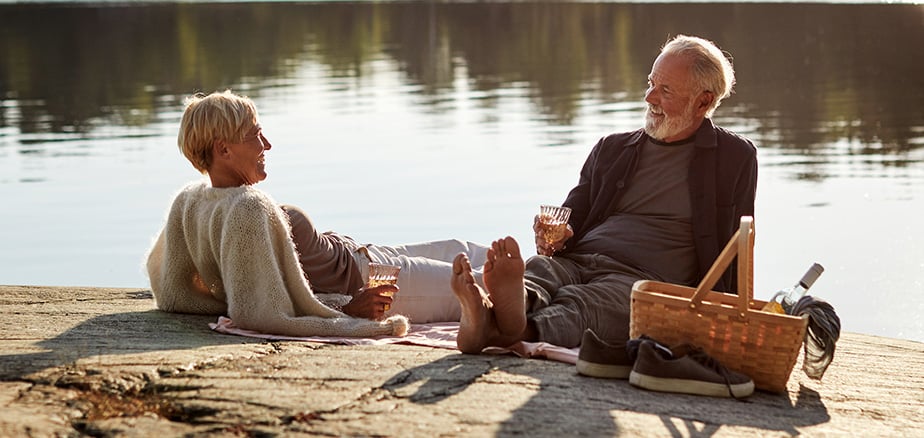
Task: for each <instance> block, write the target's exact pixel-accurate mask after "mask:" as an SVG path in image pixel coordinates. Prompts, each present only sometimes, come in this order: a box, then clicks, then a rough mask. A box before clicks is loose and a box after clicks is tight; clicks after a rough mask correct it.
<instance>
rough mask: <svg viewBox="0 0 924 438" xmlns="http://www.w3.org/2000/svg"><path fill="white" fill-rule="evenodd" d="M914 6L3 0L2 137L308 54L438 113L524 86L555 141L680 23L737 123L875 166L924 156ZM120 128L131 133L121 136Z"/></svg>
mask: <svg viewBox="0 0 924 438" xmlns="http://www.w3.org/2000/svg"><path fill="white" fill-rule="evenodd" d="M922 11H924V9H922V8H921V7H920V6H916V5H839V4H747V3H742V4H586V3H578V4H574V3H512V4H509V3H486V4H485V3H477V4H470V3H462V4H453V3H448V4H447V3H432V2H431V3H399V4H388V3H386V4H380V3H358V4H350V3H333V4H292V3H236V4H220V5H218V4H194V3H180V4H153V5H143V6H124V5H116V6H100V7H80V6H74V5H59V6H52V5H34V4H25V5H5V6H0V36H2V38H0V96H2V99H3V105H2V111H0V129H2V131H0V147H2V148H10V147H13V148H16V150H17V151H18V152H19V153H32V152H35V149H34V147H33V146H29V144H32V143H36V142H45V141H53V140H69V139H74V138H84V137H86V136H90V137H93V136H94V135H97V134H96V133H97V132H98V128H100V127H101V126H109V127H112V126H116V127H134V128H141V129H143V128H144V127H145V126H147V125H149V124H151V123H154V122H156V121H157V120H158V118H160V117H163V115H164V114H165V113H169V112H171V111H176V108H177V106H178V104H179V99H180V96H182V95H185V94H187V93H188V92H190V91H191V90H206V91H211V90H214V89H218V88H224V87H233V88H234V89H237V90H245V91H247V92H248V93H249V94H251V95H252V96H255V97H257V96H259V95H260V94H261V93H264V92H266V91H267V90H270V89H273V88H275V87H279V86H284V85H286V84H288V83H290V82H291V77H292V75H293V71H294V69H296V68H297V67H298V66H299V65H301V64H302V63H303V62H304V61H306V60H311V61H312V62H316V63H320V64H321V65H323V66H325V67H326V68H327V69H328V70H329V71H328V75H329V77H330V78H331V86H339V87H345V88H347V89H353V88H358V89H362V88H363V87H365V86H368V85H364V84H365V82H364V80H363V79H364V77H366V76H368V75H369V74H370V71H372V70H374V68H375V63H376V62H377V61H379V60H381V59H390V60H394V61H395V62H396V63H397V65H399V66H400V69H401V71H402V73H403V75H404V76H405V78H406V86H407V87H408V88H407V90H406V92H407V93H410V94H415V95H418V96H419V98H418V99H417V100H416V102H417V104H418V105H421V106H423V107H428V108H429V109H430V111H432V112H434V113H439V112H446V111H449V110H451V108H452V105H453V104H454V102H453V93H455V92H456V91H457V89H458V87H459V84H458V83H457V77H458V74H459V72H460V71H462V72H463V73H464V75H465V78H466V81H467V82H468V83H467V84H466V87H468V88H469V89H470V90H469V92H470V94H471V96H472V97H471V99H472V100H473V101H474V102H475V104H476V105H479V106H481V107H483V108H485V109H494V110H496V111H502V109H501V108H497V107H496V105H497V102H498V99H497V95H498V93H500V92H509V91H510V90H522V91H523V92H524V93H526V97H527V98H528V99H529V101H531V102H532V103H533V105H534V109H533V111H535V115H534V117H535V119H536V120H538V121H540V122H541V123H543V124H545V125H548V126H558V127H560V128H564V129H559V130H553V131H555V134H554V135H550V137H553V138H550V141H549V144H563V143H568V142H570V141H573V140H574V138H572V137H571V136H569V135H568V129H567V127H568V126H570V125H572V124H573V123H574V122H575V119H576V117H578V116H579V114H580V112H581V111H582V110H583V111H586V110H587V107H586V102H587V101H588V100H592V101H594V102H597V104H596V106H595V107H593V108H592V110H594V111H600V112H605V111H612V110H613V109H612V108H615V107H617V106H618V105H620V104H623V103H624V102H626V101H631V102H635V101H638V100H640V98H641V96H642V93H643V90H644V86H645V75H646V74H647V72H648V69H649V66H650V62H651V59H652V56H653V54H654V53H655V51H656V49H657V48H656V47H654V46H653V43H652V42H653V41H663V40H664V39H665V38H666V37H667V36H668V35H671V34H674V33H678V32H684V33H693V34H699V35H704V36H707V37H709V38H712V39H714V40H716V41H717V42H719V44H720V45H721V46H722V47H723V48H725V49H727V50H729V51H730V52H731V53H733V54H735V57H736V68H737V70H738V75H739V83H740V85H739V87H738V94H739V95H740V96H742V97H741V98H737V97H733V99H732V100H730V101H729V102H728V104H727V107H726V108H725V109H724V110H723V112H722V113H721V114H720V117H727V118H728V119H729V120H740V126H747V127H750V128H749V129H752V130H753V132H752V133H750V134H751V135H752V136H755V137H757V138H758V139H759V140H760V143H761V144H762V145H763V146H764V147H770V148H779V149H781V150H785V151H786V153H793V154H798V155H800V156H818V155H820V156H840V155H843V154H847V155H852V156H856V155H876V156H878V157H880V158H877V161H879V164H880V165H883V166H895V167H901V166H904V165H906V164H907V163H908V162H909V161H918V160H919V157H909V155H908V153H909V151H912V150H914V149H918V148H920V147H921V146H922V144H924V141H922V135H924V134H922V131H924V128H922V122H921V121H922V120H924V105H922V103H924V84H922V83H921V78H922V77H924V63H922V62H920V59H921V58H922V56H924V49H922V46H921V44H920V41H924V26H922V20H924V12H922ZM871 17H875V19H871ZM336 78H342V80H341V81H337V80H336ZM498 119H500V117H498ZM485 122H486V124H490V123H491V120H486V121H485ZM110 133H112V132H111V131H110ZM129 133H131V134H132V135H138V131H137V130H134V131H125V132H123V133H122V134H124V135H129ZM116 135H119V134H116ZM13 144H16V145H15V146H13ZM834 144H836V145H841V146H840V147H839V148H837V149H836V150H833V149H831V147H830V146H831V145H834ZM825 174H826V172H825V171H824V170H818V171H814V172H807V173H806V174H804V175H802V177H804V178H824V176H825Z"/></svg>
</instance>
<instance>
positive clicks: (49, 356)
mask: <svg viewBox="0 0 924 438" xmlns="http://www.w3.org/2000/svg"><path fill="white" fill-rule="evenodd" d="M214 320H215V318H214V317H212V316H200V315H182V314H174V313H165V312H161V311H158V310H149V311H141V312H125V313H114V314H106V315H100V316H96V317H93V318H90V319H87V320H85V321H83V322H81V323H79V324H77V325H76V326H74V327H73V328H71V329H69V330H67V331H65V332H63V333H61V334H59V335H57V336H55V337H53V338H49V339H46V340H42V341H39V342H37V343H36V344H35V345H37V346H40V347H42V348H45V349H46V350H47V351H42V352H34V353H23V354H6V355H0V380H6V381H11V380H23V379H29V376H30V375H32V374H34V373H36V372H40V371H43V370H47V369H50V368H56V367H70V366H73V365H75V364H76V363H77V361H78V360H80V359H85V358H89V357H94V356H99V355H119V354H136V353H145V352H154V351H168V350H184V349H196V348H199V347H203V346H210V345H226V344H241V343H248V342H261V341H250V340H246V339H244V338H241V337H239V336H227V335H221V334H218V333H215V332H213V331H212V330H210V329H209V327H208V323H209V322H213V321H214Z"/></svg>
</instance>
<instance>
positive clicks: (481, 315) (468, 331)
mask: <svg viewBox="0 0 924 438" xmlns="http://www.w3.org/2000/svg"><path fill="white" fill-rule="evenodd" d="M450 285H451V286H452V292H453V293H455V294H456V298H457V299H458V300H459V304H460V305H461V306H462V318H461V319H460V321H459V335H458V336H457V337H456V346H458V347H459V351H461V352H463V353H469V354H479V353H481V350H483V349H484V347H487V346H488V342H489V339H490V338H491V337H492V336H493V335H494V334H496V332H497V327H496V325H495V321H494V314H493V312H492V310H491V307H492V304H491V300H490V298H488V295H487V294H486V293H485V292H484V290H482V289H481V287H479V286H478V284H476V283H475V276H474V275H472V265H471V263H470V262H469V261H468V257H467V256H466V255H465V254H459V255H457V256H456V258H455V259H454V260H453V261H452V279H450Z"/></svg>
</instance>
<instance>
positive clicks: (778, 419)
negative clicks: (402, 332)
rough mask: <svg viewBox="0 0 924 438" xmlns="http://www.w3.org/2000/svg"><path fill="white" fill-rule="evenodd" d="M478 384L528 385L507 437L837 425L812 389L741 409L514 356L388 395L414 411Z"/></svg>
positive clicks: (441, 363) (437, 373)
mask: <svg viewBox="0 0 924 438" xmlns="http://www.w3.org/2000/svg"><path fill="white" fill-rule="evenodd" d="M477 383H485V384H490V383H498V384H508V385H509V384H515V385H517V386H518V385H522V386H523V387H525V388H526V389H527V390H529V391H531V392H532V394H531V395H528V396H527V398H526V399H525V402H524V403H522V404H520V405H518V407H516V409H514V410H513V411H512V412H510V414H509V416H508V418H506V419H504V420H501V421H500V429H499V430H498V434H499V435H501V436H505V435H521V434H540V435H556V436H561V435H570V436H574V435H593V436H598V435H607V436H613V435H618V434H621V433H630V432H632V431H633V430H635V427H638V423H637V420H636V419H631V420H629V421H631V422H632V423H633V424H632V425H628V424H627V425H623V427H620V424H619V421H620V418H621V417H622V418H626V417H625V416H624V415H621V412H632V413H641V414H650V415H655V416H657V417H659V418H660V420H661V422H662V423H663V425H664V428H665V429H664V430H663V431H661V432H659V433H657V434H670V435H672V436H700V437H702V436H712V435H713V434H715V433H716V432H717V431H718V430H720V428H721V427H722V426H723V425H731V426H741V427H749V428H755V429H762V430H767V431H779V432H784V433H787V434H791V435H796V434H798V431H797V430H796V428H797V427H804V426H811V425H817V424H822V423H826V422H828V421H830V416H829V414H828V411H827V408H826V407H825V405H824V403H823V402H822V400H821V397H820V395H819V394H818V393H817V392H816V391H814V390H812V389H810V388H807V387H805V386H800V388H799V392H798V393H796V394H795V396H796V397H795V401H791V399H790V396H789V395H787V394H771V393H766V392H760V391H759V392H756V393H755V394H754V395H753V396H751V397H749V398H748V399H745V400H743V401H738V400H734V399H730V398H729V399H726V398H714V397H703V396H693V395H684V394H672V393H661V392H651V391H646V390H643V389H639V388H636V387H633V386H631V385H629V383H628V381H626V380H608V379H596V378H591V377H585V376H581V375H579V374H577V372H576V371H575V369H574V366H572V365H568V364H564V363H560V362H554V361H550V360H538V359H521V358H518V357H513V356H490V355H481V356H474V355H464V354H459V355H453V356H447V357H445V358H443V359H440V360H437V361H434V362H431V363H428V364H426V365H421V366H419V367H415V368H412V369H409V370H406V371H404V372H402V373H400V374H397V375H395V376H394V377H392V378H391V379H390V380H389V381H388V382H386V384H385V385H384V387H383V388H384V389H386V390H389V391H391V392H392V393H393V394H394V395H395V396H398V397H402V398H406V399H407V400H409V401H411V402H413V403H418V404H433V403H437V402H439V401H441V400H444V399H446V398H449V397H452V396H455V395H457V394H459V393H461V392H463V391H465V390H466V389H468V388H469V387H470V386H472V385H473V384H477ZM514 387H516V386H514ZM510 396H511V397H515V396H517V394H510ZM484 403H485V409H486V410H494V409H496V407H497V404H496V403H495V402H494V400H485V401H484Z"/></svg>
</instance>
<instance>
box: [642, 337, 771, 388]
mask: <svg viewBox="0 0 924 438" xmlns="http://www.w3.org/2000/svg"><path fill="white" fill-rule="evenodd" d="M659 347H660V348H659ZM629 383H630V384H632V385H634V386H638V387H640V388H645V389H649V390H652V391H662V392H677V393H683V394H696V395H708V396H712V397H734V398H743V397H747V396H749V395H751V394H753V393H754V381H753V380H751V378H750V377H748V376H746V375H744V374H741V373H738V372H735V371H732V370H729V369H728V368H725V366H723V365H722V364H720V363H719V362H718V361H717V360H715V359H714V358H713V357H712V356H709V355H708V354H706V353H705V352H703V350H701V349H699V348H696V347H693V346H690V345H681V346H678V347H675V348H672V349H670V350H667V349H666V348H664V347H662V346H660V345H658V344H657V343H656V342H655V341H652V340H643V341H642V342H641V343H640V344H639V346H638V353H637V357H636V359H635V366H634V367H633V368H632V372H631V373H629Z"/></svg>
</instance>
